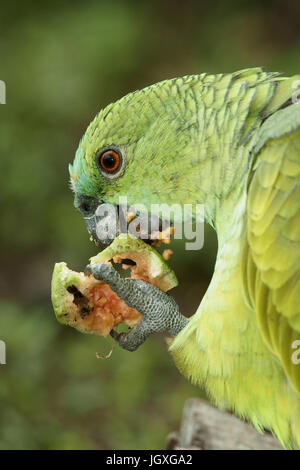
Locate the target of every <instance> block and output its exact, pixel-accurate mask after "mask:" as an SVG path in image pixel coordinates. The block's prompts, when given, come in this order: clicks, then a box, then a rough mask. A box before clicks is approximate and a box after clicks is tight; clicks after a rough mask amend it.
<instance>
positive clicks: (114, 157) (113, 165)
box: [98, 149, 121, 173]
mask: <svg viewBox="0 0 300 470" xmlns="http://www.w3.org/2000/svg"><path fill="white" fill-rule="evenodd" d="M120 164H121V156H120V154H119V153H118V152H117V151H116V150H114V149H107V150H105V151H103V152H102V153H100V155H99V157H98V167H99V169H100V170H102V171H104V172H106V173H115V172H116V171H117V170H118V169H119V167H120Z"/></svg>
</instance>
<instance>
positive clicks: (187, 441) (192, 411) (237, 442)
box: [167, 398, 283, 450]
mask: <svg viewBox="0 0 300 470" xmlns="http://www.w3.org/2000/svg"><path fill="white" fill-rule="evenodd" d="M167 449H170V450H183V449H188V450H211V449H214V450H221V449H223V450H283V449H282V447H281V445H280V444H279V442H278V441H277V440H276V439H274V438H273V437H272V435H271V434H270V433H269V432H266V433H265V434H260V433H259V432H258V431H256V430H255V429H254V428H253V427H252V426H251V425H250V424H248V423H246V422H245V421H242V420H240V419H239V418H237V417H235V416H233V415H232V414H230V413H227V412H224V411H220V410H218V409H217V408H215V407H214V406H212V405H211V404H209V403H208V402H206V401H204V400H200V399H199V398H190V399H189V400H187V402H186V403H185V406H184V410H183V416H182V422H181V428H180V431H179V432H172V433H171V434H169V436H168V442H167Z"/></svg>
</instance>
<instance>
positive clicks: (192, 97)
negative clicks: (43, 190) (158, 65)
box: [70, 68, 300, 448]
mask: <svg viewBox="0 0 300 470" xmlns="http://www.w3.org/2000/svg"><path fill="white" fill-rule="evenodd" d="M299 79H300V76H294V77H291V78H285V77H282V76H281V75H280V74H279V73H268V72H265V71H264V70H263V69H261V68H252V69H246V70H241V71H238V72H235V73H232V74H230V73H229V74H228V73H224V74H207V73H203V74H200V75H191V76H185V77H182V78H174V79H170V80H165V81H162V82H160V83H157V84H154V85H152V86H149V87H147V88H145V89H142V90H138V91H135V92H133V93H130V94H128V95H127V96H125V97H123V98H121V99H120V100H119V101H117V102H115V103H113V104H110V105H108V106H107V107H106V108H104V109H103V110H101V111H100V112H99V114H98V115H97V116H96V117H95V119H94V120H93V121H92V122H91V124H90V125H89V127H88V129H87V131H86V132H85V134H84V136H83V138H82V140H81V142H80V144H79V148H78V150H77V152H76V156H75V159H74V162H73V165H70V176H71V186H72V189H73V191H74V193H75V202H74V205H75V207H76V208H77V209H78V210H79V211H80V212H81V213H82V214H83V216H84V218H85V221H86V224H87V227H88V230H89V232H90V234H91V236H92V238H93V239H94V241H95V242H96V243H99V242H104V243H108V242H109V240H108V239H107V238H106V239H104V238H102V239H101V237H99V231H97V223H98V222H99V220H98V222H97V217H96V211H97V208H98V207H99V206H100V205H101V204H104V203H106V204H107V203H108V204H112V205H115V206H117V205H118V204H119V196H126V197H127V200H128V203H129V204H130V205H133V206H134V205H136V204H139V203H141V202H142V203H143V204H144V205H145V206H146V207H147V210H149V211H151V205H152V204H163V203H167V204H169V205H170V204H174V203H176V204H180V205H181V206H183V205H184V204H193V205H195V204H204V218H205V221H206V222H208V223H209V224H210V225H211V226H212V227H213V228H214V229H215V230H216V233H217V238H218V252H217V258H216V263H215V268H214V274H213V277H212V279H211V282H210V285H209V287H208V289H207V291H206V293H205V295H204V297H203V298H202V300H201V302H200V305H199V308H198V310H197V311H196V313H195V314H194V315H192V316H191V317H190V318H186V317H184V316H183V315H182V314H181V313H180V309H179V307H178V306H177V304H176V302H175V301H174V299H173V298H172V297H171V296H170V295H169V294H167V293H163V292H161V291H159V289H157V288H155V287H154V286H150V285H149V284H147V283H145V282H143V281H138V280H131V281H130V282H128V283H127V284H126V285H125V284H124V282H123V281H122V279H121V278H120V277H119V275H118V274H117V273H116V271H115V270H114V268H113V267H110V266H107V265H103V264H101V263H99V264H96V265H94V266H92V265H90V266H89V267H88V268H87V269H88V270H89V271H90V273H92V274H93V275H94V276H95V278H97V279H102V280H104V281H105V282H107V283H108V284H110V286H111V287H112V288H113V290H115V291H116V292H117V293H118V295H119V296H120V297H121V298H122V299H124V300H125V301H126V302H127V303H128V304H129V305H130V306H133V307H135V308H137V309H138V310H139V311H140V312H141V313H142V314H143V319H142V320H141V322H140V323H139V324H138V325H137V326H136V327H135V328H133V329H132V330H131V331H130V332H129V333H122V334H120V335H117V334H116V333H113V334H114V336H115V338H116V339H117V341H118V342H119V344H120V346H121V347H123V348H124V349H127V350H130V351H133V350H135V349H136V348H137V347H138V346H139V345H140V344H142V343H143V342H144V341H145V339H146V338H147V337H148V336H149V335H150V334H151V333H154V332H156V331H166V332H167V333H169V334H171V335H172V336H173V339H172V342H171V344H170V346H169V350H170V353H171V354H172V356H173V358H174V361H175V363H176V365H177V367H178V369H179V370H180V371H181V372H182V373H183V374H184V375H185V376H186V377H187V378H188V379H190V380H191V381H192V383H194V384H198V385H199V386H201V387H204V388H205V389H206V392H207V393H208V395H209V397H210V399H211V400H212V402H213V403H215V404H216V405H217V406H218V407H219V408H222V409H230V410H232V411H233V412H234V413H235V414H237V415H238V416H240V417H242V418H244V419H247V420H249V421H250V422H252V424H253V425H254V426H255V427H256V428H257V429H258V430H260V431H261V430H263V429H265V428H266V429H269V430H271V432H272V433H273V434H274V435H275V436H277V438H278V439H279V440H280V442H281V443H282V445H283V446H284V447H286V448H299V447H300V364H299V362H300V361H299V360H295V359H297V357H299V356H300V354H299V356H297V354H296V353H297V350H296V348H297V345H298V347H299V344H300V341H299V340H300V295H299V294H300V276H299V273H300V184H299V182H300V104H298V101H300V99H298V96H297V85H299V83H300V82H299ZM298 88H299V87H298ZM298 94H299V93H298ZM99 223H100V224H101V220H100V222H99ZM170 223H173V221H172V220H170ZM149 238H151V235H150V234H149Z"/></svg>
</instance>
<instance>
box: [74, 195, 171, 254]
mask: <svg viewBox="0 0 300 470" xmlns="http://www.w3.org/2000/svg"><path fill="white" fill-rule="evenodd" d="M74 206H75V207H76V209H78V210H79V211H80V212H81V214H82V215H83V217H84V220H85V223H86V226H87V229H88V232H89V234H90V238H91V241H93V242H94V243H95V244H96V245H97V246H100V247H103V245H104V246H105V245H109V244H110V243H111V242H112V241H113V240H114V239H115V238H116V237H117V236H119V235H120V234H121V233H130V234H131V235H133V236H135V237H137V238H142V239H143V241H145V242H146V243H149V244H151V245H152V246H154V247H157V246H159V245H160V244H161V243H167V244H168V243H170V237H171V235H172V234H173V233H174V229H173V227H172V226H171V224H170V222H169V221H166V220H161V219H160V218H159V217H158V216H156V215H151V214H150V215H149V214H145V213H141V212H140V213H139V212H137V213H132V212H130V213H128V212H127V210H126V208H124V207H121V206H117V205H112V204H106V203H104V202H103V201H100V203H99V200H98V199H96V198H94V197H90V196H84V195H81V194H77V195H76V197H75V202H74ZM152 227H156V228H157V230H156V231H155V232H154V233H153V231H152ZM163 227H165V228H164V230H163ZM150 229H151V230H150Z"/></svg>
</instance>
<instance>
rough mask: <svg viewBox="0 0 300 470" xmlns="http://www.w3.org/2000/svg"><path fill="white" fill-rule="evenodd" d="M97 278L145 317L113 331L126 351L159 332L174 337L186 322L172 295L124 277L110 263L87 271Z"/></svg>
mask: <svg viewBox="0 0 300 470" xmlns="http://www.w3.org/2000/svg"><path fill="white" fill-rule="evenodd" d="M85 273H86V274H89V275H90V274H91V275H93V276H94V277H95V279H98V280H101V281H104V282H105V283H106V284H109V286H110V287H111V288H112V290H113V291H114V292H116V294H117V295H118V296H119V297H120V298H121V299H123V300H124V301H125V302H126V303H127V305H128V306H129V307H133V308H135V309H136V310H138V311H139V312H140V313H141V314H142V315H143V318H142V320H140V322H139V323H138V324H137V325H136V326H135V327H134V328H132V330H130V331H129V333H120V334H118V333H116V332H115V331H112V332H111V336H112V337H113V338H114V339H115V340H116V341H117V342H118V343H119V345H120V346H121V347H122V348H123V349H126V350H127V351H135V350H136V349H137V348H138V347H139V346H140V345H141V344H143V343H144V341H145V340H146V339H147V337H148V336H149V335H150V334H152V333H156V332H166V333H167V334H169V335H170V336H175V335H177V334H178V333H179V331H181V330H182V329H183V328H184V327H185V326H186V324H187V322H188V319H187V318H186V317H184V316H183V315H182V314H181V313H180V312H179V308H178V305H177V304H176V302H175V300H174V299H173V297H171V296H170V295H169V294H167V293H165V292H163V291H161V290H160V289H158V288H157V287H155V286H153V285H152V284H149V283H148V282H145V281H140V280H136V279H128V278H126V279H124V278H122V277H121V276H120V275H119V274H118V273H117V271H116V270H115V269H114V268H113V267H112V266H110V265H107V264H104V263H98V264H93V265H89V266H87V267H86V270H85Z"/></svg>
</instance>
